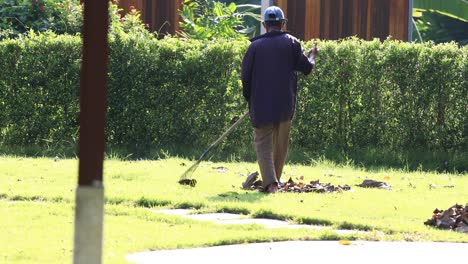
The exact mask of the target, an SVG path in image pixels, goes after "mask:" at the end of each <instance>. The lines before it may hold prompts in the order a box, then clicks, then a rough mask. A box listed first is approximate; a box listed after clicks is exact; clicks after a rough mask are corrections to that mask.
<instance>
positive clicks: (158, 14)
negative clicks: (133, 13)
mask: <svg viewBox="0 0 468 264" xmlns="http://www.w3.org/2000/svg"><path fill="white" fill-rule="evenodd" d="M181 5H182V0H119V7H120V8H122V9H123V13H127V12H129V11H130V6H134V7H135V8H136V9H137V10H138V11H140V12H141V18H142V20H143V22H144V23H145V24H148V26H149V29H150V30H151V31H156V32H159V34H160V35H161V36H163V35H165V34H168V33H169V34H174V33H175V32H177V31H179V21H180V17H179V10H180V9H181Z"/></svg>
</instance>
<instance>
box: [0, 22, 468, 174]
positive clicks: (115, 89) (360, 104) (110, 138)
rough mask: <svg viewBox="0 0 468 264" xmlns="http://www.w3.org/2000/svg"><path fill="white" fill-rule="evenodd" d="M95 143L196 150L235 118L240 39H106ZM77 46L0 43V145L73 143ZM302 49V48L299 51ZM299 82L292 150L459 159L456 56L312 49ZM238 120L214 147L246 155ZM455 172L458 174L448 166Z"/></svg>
mask: <svg viewBox="0 0 468 264" xmlns="http://www.w3.org/2000/svg"><path fill="white" fill-rule="evenodd" d="M109 39H110V58H109V81H108V114H107V145H108V146H111V147H115V148H124V149H126V150H128V152H130V153H134V154H135V155H137V154H138V153H140V154H141V153H143V154H144V153H146V154H148V153H150V152H151V151H153V150H161V149H164V148H166V147H167V146H174V147H175V148H177V149H183V148H185V147H190V148H197V149H202V148H205V147H207V146H208V145H209V143H211V142H212V141H213V140H215V139H216V138H217V137H218V136H219V135H221V134H222V132H224V131H225V130H226V129H227V128H228V127H229V125H230V122H231V119H232V118H234V117H235V116H240V115H242V114H243V112H244V111H246V104H245V102H244V101H243V98H242V96H241V84H240V82H239V71H240V64H241V61H242V57H243V54H244V52H245V49H246V48H247V46H248V44H249V43H248V41H246V40H239V41H219V40H217V41H202V40H190V41H186V40H181V39H177V38H165V39H162V40H157V39H156V38H154V37H152V36H150V35H146V34H140V33H134V32H133V33H132V32H128V33H127V32H122V31H116V32H114V33H112V34H111V35H110V38H109ZM80 45H81V41H80V39H79V38H78V37H71V36H55V35H51V34H41V35H31V36H30V37H28V38H23V39H19V40H5V41H2V42H0V58H1V60H0V68H1V69H2V71H0V128H1V131H0V143H1V144H4V145H40V146H41V145H42V146H62V145H64V144H72V143H73V142H74V139H75V138H76V137H77V131H78V122H77V117H78V112H79V108H78V106H79V103H78V95H79V67H80ZM312 45H313V43H312V41H311V42H307V43H304V46H305V47H306V48H308V47H310V46H312ZM319 46H320V48H321V53H320V55H319V56H318V58H317V66H316V68H315V69H314V71H313V72H312V74H311V76H308V77H301V78H300V92H299V100H298V106H297V113H296V116H295V118H294V125H293V130H292V142H291V145H292V146H293V147H297V148H301V149H303V150H305V151H307V152H321V151H325V150H327V149H330V148H336V149H341V150H342V151H344V153H346V152H349V153H351V152H355V153H357V152H356V150H360V149H366V148H367V149H374V150H375V149H383V148H385V149H390V150H411V149H424V150H427V151H433V150H434V151H440V150H442V151H452V150H459V151H464V150H466V149H467V148H468V140H467V134H468V120H467V115H466V112H467V109H468V106H467V102H468V96H467V89H468V88H467V87H468V84H467V72H468V48H467V47H461V48H460V47H458V46H457V45H456V44H453V43H450V44H440V45H434V44H433V43H425V44H408V43H400V42H394V41H389V40H387V41H384V42H383V43H382V42H380V41H378V40H375V41H363V40H358V39H347V40H343V41H339V42H336V41H320V42H319ZM251 140H252V132H251V127H250V124H249V123H248V122H245V123H244V124H242V126H240V127H239V128H238V129H237V130H236V131H235V132H234V133H233V134H231V135H230V136H229V137H228V139H227V140H225V141H224V143H223V145H222V146H221V149H223V150H225V151H228V152H230V153H233V155H237V154H236V153H241V154H239V155H244V154H246V153H245V149H246V148H248V149H250V148H251ZM458 166H459V167H463V166H465V168H467V167H468V165H461V166H460V165H458Z"/></svg>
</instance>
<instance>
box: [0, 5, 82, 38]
mask: <svg viewBox="0 0 468 264" xmlns="http://www.w3.org/2000/svg"><path fill="white" fill-rule="evenodd" d="M81 10H82V9H81V5H80V2H79V1H78V0H59V1H56V0H0V39H2V38H7V37H15V36H18V35H21V34H23V33H25V32H28V31H30V30H33V31H35V32H44V31H47V30H50V31H53V32H55V33H58V34H64V33H68V34H75V33H77V32H80V30H81V17H82V15H81Z"/></svg>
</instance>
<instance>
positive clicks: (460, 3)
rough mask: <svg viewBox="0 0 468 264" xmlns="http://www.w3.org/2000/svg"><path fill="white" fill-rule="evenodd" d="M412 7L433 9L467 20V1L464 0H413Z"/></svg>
mask: <svg viewBox="0 0 468 264" xmlns="http://www.w3.org/2000/svg"><path fill="white" fill-rule="evenodd" d="M413 8H414V9H416V10H433V11H436V12H439V13H441V14H444V15H446V16H449V17H452V18H456V19H460V20H462V21H465V22H468V1H466V0H414V1H413Z"/></svg>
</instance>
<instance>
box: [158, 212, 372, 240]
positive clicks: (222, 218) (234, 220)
mask: <svg viewBox="0 0 468 264" xmlns="http://www.w3.org/2000/svg"><path fill="white" fill-rule="evenodd" d="M151 211H152V212H154V213H158V214H166V215H178V216H180V217H185V218H190V219H193V220H198V221H211V222H214V223H216V224H221V225H242V224H258V225H263V226H264V227H266V228H293V229H297V228H309V229H326V230H331V231H334V232H336V233H337V234H340V235H347V234H355V233H358V232H360V233H361V232H363V231H354V230H333V229H331V228H330V227H327V226H318V225H297V224H291V223H288V222H287V221H282V220H276V219H267V218H248V217H247V216H245V215H240V214H230V213H208V214H193V213H194V211H193V210H189V209H168V210H151Z"/></svg>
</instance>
